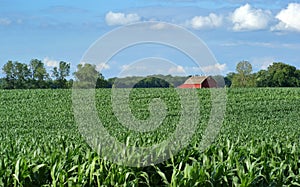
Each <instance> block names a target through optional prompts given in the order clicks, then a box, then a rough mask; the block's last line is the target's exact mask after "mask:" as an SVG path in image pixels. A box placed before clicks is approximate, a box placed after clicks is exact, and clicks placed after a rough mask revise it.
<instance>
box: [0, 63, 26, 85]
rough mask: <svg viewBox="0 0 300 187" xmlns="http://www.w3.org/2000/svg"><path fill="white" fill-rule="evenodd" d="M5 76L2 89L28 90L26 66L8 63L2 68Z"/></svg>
mask: <svg viewBox="0 0 300 187" xmlns="http://www.w3.org/2000/svg"><path fill="white" fill-rule="evenodd" d="M2 70H3V72H4V73H5V74H6V76H5V79H4V80H3V83H2V87H3V88H5V89H23V88H28V80H29V77H30V70H29V68H28V66H27V65H26V64H23V63H20V62H12V61H8V62H7V63H6V64H5V65H4V66H3V68H2Z"/></svg>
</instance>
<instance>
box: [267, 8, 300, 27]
mask: <svg viewBox="0 0 300 187" xmlns="http://www.w3.org/2000/svg"><path fill="white" fill-rule="evenodd" d="M276 18H277V19H278V20H279V23H278V24H277V25H276V26H274V27H272V28H271V30H291V31H300V4H298V3H290V4H289V5H288V7H287V8H286V9H283V10H281V11H280V12H279V13H278V14H277V15H276Z"/></svg>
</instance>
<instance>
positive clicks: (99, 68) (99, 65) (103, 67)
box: [96, 62, 110, 71]
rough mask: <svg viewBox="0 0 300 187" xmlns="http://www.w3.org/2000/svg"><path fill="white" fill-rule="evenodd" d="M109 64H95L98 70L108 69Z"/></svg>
mask: <svg viewBox="0 0 300 187" xmlns="http://www.w3.org/2000/svg"><path fill="white" fill-rule="evenodd" d="M109 68H110V66H109V65H108V64H107V63H104V62H103V63H100V64H97V65H96V70H97V71H100V70H105V69H109Z"/></svg>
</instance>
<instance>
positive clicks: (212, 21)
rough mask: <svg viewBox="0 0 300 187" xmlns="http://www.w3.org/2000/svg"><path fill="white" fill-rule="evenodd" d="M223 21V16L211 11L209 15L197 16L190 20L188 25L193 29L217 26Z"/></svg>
mask: <svg viewBox="0 0 300 187" xmlns="http://www.w3.org/2000/svg"><path fill="white" fill-rule="evenodd" d="M222 23H223V16H218V15H216V14H214V13H210V14H209V15H208V16H195V17H193V18H192V19H191V20H189V21H188V25H189V26H191V27H192V28H193V29H203V28H216V27H219V26H221V25H222Z"/></svg>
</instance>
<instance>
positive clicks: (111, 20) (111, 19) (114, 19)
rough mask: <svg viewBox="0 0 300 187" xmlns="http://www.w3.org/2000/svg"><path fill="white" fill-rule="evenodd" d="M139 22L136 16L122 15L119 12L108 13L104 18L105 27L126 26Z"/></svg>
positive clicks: (138, 17) (139, 18)
mask: <svg viewBox="0 0 300 187" xmlns="http://www.w3.org/2000/svg"><path fill="white" fill-rule="evenodd" d="M140 20H141V17H140V16H139V15H138V14H124V13H121V12H112V11H110V12H108V13H107V14H106V16H105V21H106V23H107V25H110V26H113V25H126V24H130V23H134V22H138V21H140Z"/></svg>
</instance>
